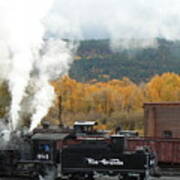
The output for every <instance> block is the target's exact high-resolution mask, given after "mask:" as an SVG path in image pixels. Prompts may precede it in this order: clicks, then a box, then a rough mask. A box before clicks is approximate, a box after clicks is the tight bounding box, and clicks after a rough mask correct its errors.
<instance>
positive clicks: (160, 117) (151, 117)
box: [144, 102, 180, 138]
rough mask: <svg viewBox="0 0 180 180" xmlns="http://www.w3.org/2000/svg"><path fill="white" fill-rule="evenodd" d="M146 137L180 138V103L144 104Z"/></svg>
mask: <svg viewBox="0 0 180 180" xmlns="http://www.w3.org/2000/svg"><path fill="white" fill-rule="evenodd" d="M144 133H145V137H158V138H180V102H160V103H144Z"/></svg>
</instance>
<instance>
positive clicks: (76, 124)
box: [74, 121, 97, 126]
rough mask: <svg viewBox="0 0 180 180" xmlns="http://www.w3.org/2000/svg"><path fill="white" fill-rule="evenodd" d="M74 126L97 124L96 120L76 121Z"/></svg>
mask: <svg viewBox="0 0 180 180" xmlns="http://www.w3.org/2000/svg"><path fill="white" fill-rule="evenodd" d="M74 125H75V126H94V125H97V122H96V121H76V122H75V123H74Z"/></svg>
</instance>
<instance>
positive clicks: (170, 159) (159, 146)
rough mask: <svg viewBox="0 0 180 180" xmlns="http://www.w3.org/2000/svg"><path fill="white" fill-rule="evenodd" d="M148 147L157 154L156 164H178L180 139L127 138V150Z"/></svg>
mask: <svg viewBox="0 0 180 180" xmlns="http://www.w3.org/2000/svg"><path fill="white" fill-rule="evenodd" d="M140 146H149V147H150V148H152V149H153V151H154V152H155V153H156V154H157V157H158V162H160V163H170V164H172V165H173V164H180V139H175V138H172V139H164V138H149V137H148V138H140V137H137V138H128V149H129V150H134V149H136V148H138V147H140Z"/></svg>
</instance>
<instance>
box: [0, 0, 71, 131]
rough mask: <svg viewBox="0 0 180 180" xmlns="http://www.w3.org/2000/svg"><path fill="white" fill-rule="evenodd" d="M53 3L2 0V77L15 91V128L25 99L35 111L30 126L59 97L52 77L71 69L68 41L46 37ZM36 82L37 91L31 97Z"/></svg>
mask: <svg viewBox="0 0 180 180" xmlns="http://www.w3.org/2000/svg"><path fill="white" fill-rule="evenodd" d="M53 3H54V1H53V0H46V1H44V0H31V1H24V0H13V1H12V0H6V1H3V0H0V49H1V53H0V78H1V79H2V80H4V81H7V82H8V87H9V92H10V94H11V105H10V111H9V120H10V124H9V128H10V129H11V130H15V129H17V128H18V126H19V124H20V117H21V116H20V115H21V111H22V106H21V105H22V102H23V101H25V100H29V101H30V102H29V103H26V104H28V107H27V109H26V110H27V114H28V113H32V114H33V115H32V124H31V128H30V129H31V130H33V129H34V128H35V127H36V126H37V125H38V124H39V122H40V121H41V119H42V118H43V117H44V116H45V115H46V114H47V112H48V108H49V107H50V106H51V105H52V103H53V100H54V97H55V94H54V90H53V88H52V87H51V86H50V84H49V81H50V80H53V79H55V78H58V77H60V76H62V75H64V74H65V73H67V71H68V69H69V65H70V63H71V62H72V53H71V50H72V49H70V47H69V46H68V42H63V41H62V40H60V39H58V38H56V40H55V39H53V38H51V39H50V40H48V39H46V37H45V36H46V35H47V34H48V32H49V31H48V29H47V28H48V26H46V27H45V25H44V24H45V23H44V20H45V19H46V15H47V13H48V11H49V10H50V9H51V7H52V6H53ZM32 82H33V85H34V87H33V89H32V90H33V92H32V93H31V97H30V98H27V96H29V94H28V93H26V92H27V91H28V88H29V87H31V83H32ZM29 91H30V89H29Z"/></svg>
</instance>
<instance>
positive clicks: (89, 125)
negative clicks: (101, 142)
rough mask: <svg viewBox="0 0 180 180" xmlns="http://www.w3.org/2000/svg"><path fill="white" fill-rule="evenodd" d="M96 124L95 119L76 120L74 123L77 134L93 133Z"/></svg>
mask: <svg viewBox="0 0 180 180" xmlns="http://www.w3.org/2000/svg"><path fill="white" fill-rule="evenodd" d="M95 125H97V122H95V121H76V122H75V123H74V131H75V133H77V134H93V133H94V132H95V130H94V126H95Z"/></svg>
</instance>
